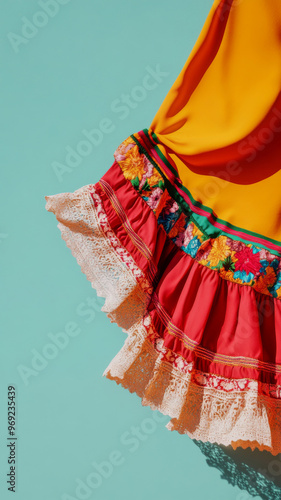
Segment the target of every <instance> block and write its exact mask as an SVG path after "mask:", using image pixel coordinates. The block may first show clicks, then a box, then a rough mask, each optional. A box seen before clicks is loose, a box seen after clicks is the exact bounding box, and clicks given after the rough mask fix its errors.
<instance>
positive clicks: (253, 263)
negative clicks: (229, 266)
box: [235, 247, 260, 276]
mask: <svg viewBox="0 0 281 500" xmlns="http://www.w3.org/2000/svg"><path fill="white" fill-rule="evenodd" d="M235 257H236V259H237V261H236V262H235V270H236V271H242V272H243V271H245V273H246V274H249V273H251V274H253V275H254V276H255V274H257V273H258V272H259V270H260V257H259V253H256V254H254V253H253V251H252V250H251V248H249V247H245V248H244V249H243V250H241V251H240V252H237V253H236V255H235Z"/></svg>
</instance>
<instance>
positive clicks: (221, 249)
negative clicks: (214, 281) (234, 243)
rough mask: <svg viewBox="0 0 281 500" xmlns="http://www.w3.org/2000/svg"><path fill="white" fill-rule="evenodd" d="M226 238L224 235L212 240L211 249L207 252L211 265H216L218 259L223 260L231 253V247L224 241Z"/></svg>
mask: <svg viewBox="0 0 281 500" xmlns="http://www.w3.org/2000/svg"><path fill="white" fill-rule="evenodd" d="M226 239H227V238H226V236H219V237H218V238H216V239H215V240H214V243H213V246H212V250H211V252H210V254H209V261H210V265H211V266H213V267H216V266H217V265H218V263H219V262H220V261H222V260H224V259H225V258H226V257H227V256H228V255H229V254H230V253H231V248H230V247H229V245H228V244H227V243H226Z"/></svg>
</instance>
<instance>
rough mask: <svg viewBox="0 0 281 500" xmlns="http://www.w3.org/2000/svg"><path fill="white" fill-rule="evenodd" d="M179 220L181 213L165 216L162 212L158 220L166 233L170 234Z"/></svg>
mask: <svg viewBox="0 0 281 500" xmlns="http://www.w3.org/2000/svg"><path fill="white" fill-rule="evenodd" d="M178 218H179V213H169V214H166V215H165V214H163V212H162V213H161V215H160V216H159V218H158V224H162V226H163V227H164V229H165V231H166V233H169V231H170V230H171V229H172V227H173V225H174V224H175V222H176V221H177V219H178Z"/></svg>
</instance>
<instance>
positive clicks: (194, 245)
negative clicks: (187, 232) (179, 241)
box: [185, 236, 201, 258]
mask: <svg viewBox="0 0 281 500" xmlns="http://www.w3.org/2000/svg"><path fill="white" fill-rule="evenodd" d="M200 245H201V241H200V240H199V239H198V238H197V236H196V238H193V239H192V240H191V241H190V242H189V243H188V245H187V247H186V248H185V251H186V253H188V254H189V255H191V257H193V258H194V257H195V256H196V254H197V250H198V248H199V247H200Z"/></svg>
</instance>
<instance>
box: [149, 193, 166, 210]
mask: <svg viewBox="0 0 281 500" xmlns="http://www.w3.org/2000/svg"><path fill="white" fill-rule="evenodd" d="M162 194H163V191H162V189H160V188H155V189H154V190H153V192H152V194H151V196H150V197H149V198H148V200H147V204H148V205H149V206H150V208H152V210H153V209H154V208H156V207H157V205H158V203H159V201H160V198H161V196H162Z"/></svg>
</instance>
